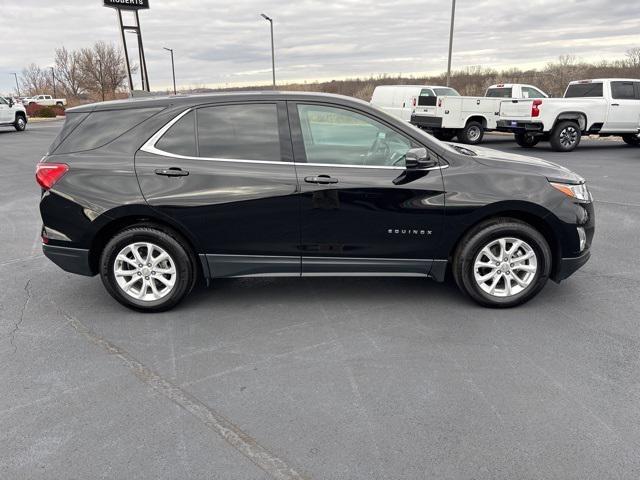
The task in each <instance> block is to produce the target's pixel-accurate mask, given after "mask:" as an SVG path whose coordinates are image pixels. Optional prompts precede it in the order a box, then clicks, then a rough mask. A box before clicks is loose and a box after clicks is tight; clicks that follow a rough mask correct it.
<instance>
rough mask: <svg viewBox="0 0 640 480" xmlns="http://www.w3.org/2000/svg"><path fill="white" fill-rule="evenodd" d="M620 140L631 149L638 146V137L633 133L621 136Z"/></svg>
mask: <svg viewBox="0 0 640 480" xmlns="http://www.w3.org/2000/svg"><path fill="white" fill-rule="evenodd" d="M622 140H623V141H624V143H626V144H627V145H631V146H633V147H638V146H640V136H638V134H637V133H633V134H631V135H623V136H622Z"/></svg>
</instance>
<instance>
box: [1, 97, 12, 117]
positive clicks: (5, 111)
mask: <svg viewBox="0 0 640 480" xmlns="http://www.w3.org/2000/svg"><path fill="white" fill-rule="evenodd" d="M11 117H12V111H11V108H10V107H9V103H8V102H7V101H6V100H5V99H4V97H0V123H8V122H11V121H12V120H13V118H11Z"/></svg>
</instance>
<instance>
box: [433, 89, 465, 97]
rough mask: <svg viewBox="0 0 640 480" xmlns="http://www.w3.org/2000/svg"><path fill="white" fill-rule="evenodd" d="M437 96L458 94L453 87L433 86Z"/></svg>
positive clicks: (455, 95) (457, 95)
mask: <svg viewBox="0 0 640 480" xmlns="http://www.w3.org/2000/svg"><path fill="white" fill-rule="evenodd" d="M433 91H434V92H436V95H437V96H438V97H459V96H460V94H459V93H458V92H457V91H456V90H454V89H453V88H434V89H433Z"/></svg>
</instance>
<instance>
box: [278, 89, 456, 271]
mask: <svg viewBox="0 0 640 480" xmlns="http://www.w3.org/2000/svg"><path fill="white" fill-rule="evenodd" d="M289 117H290V119H291V129H292V138H293V141H294V149H295V158H296V170H297V172H298V178H299V183H300V188H301V194H302V195H301V197H302V198H301V248H302V255H303V257H302V271H303V275H323V274H332V273H341V274H349V273H364V274H367V273H368V274H385V273H389V274H397V273H401V274H415V275H427V274H428V273H429V270H430V267H431V264H432V259H433V256H434V250H435V247H436V246H437V244H438V242H439V240H440V237H441V235H442V227H443V220H444V185H443V180H442V174H441V171H440V167H436V168H434V169H432V170H428V171H421V172H416V173H415V175H413V174H412V175H409V177H408V178H407V177H404V176H403V175H405V174H406V170H405V168H404V154H405V153H406V152H407V150H408V149H410V148H412V147H419V146H421V145H419V144H418V143H417V142H416V141H415V140H413V139H411V138H409V137H407V136H406V135H404V134H403V133H400V132H398V131H396V130H394V128H393V126H392V125H389V124H386V123H385V122H384V121H383V120H380V119H377V118H374V117H372V116H370V115H369V114H367V113H364V112H362V111H359V110H355V109H352V108H348V107H344V106H340V105H333V104H327V103H311V102H309V103H306V102H305V103H294V102H289Z"/></svg>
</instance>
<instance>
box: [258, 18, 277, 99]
mask: <svg viewBox="0 0 640 480" xmlns="http://www.w3.org/2000/svg"><path fill="white" fill-rule="evenodd" d="M260 16H261V17H262V18H264V19H265V20H266V21H267V22H269V25H270V26H271V71H272V73H273V89H274V90H275V89H276V51H275V47H274V45H273V18H271V17H268V16H267V15H265V14H264V13H261V14H260Z"/></svg>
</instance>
